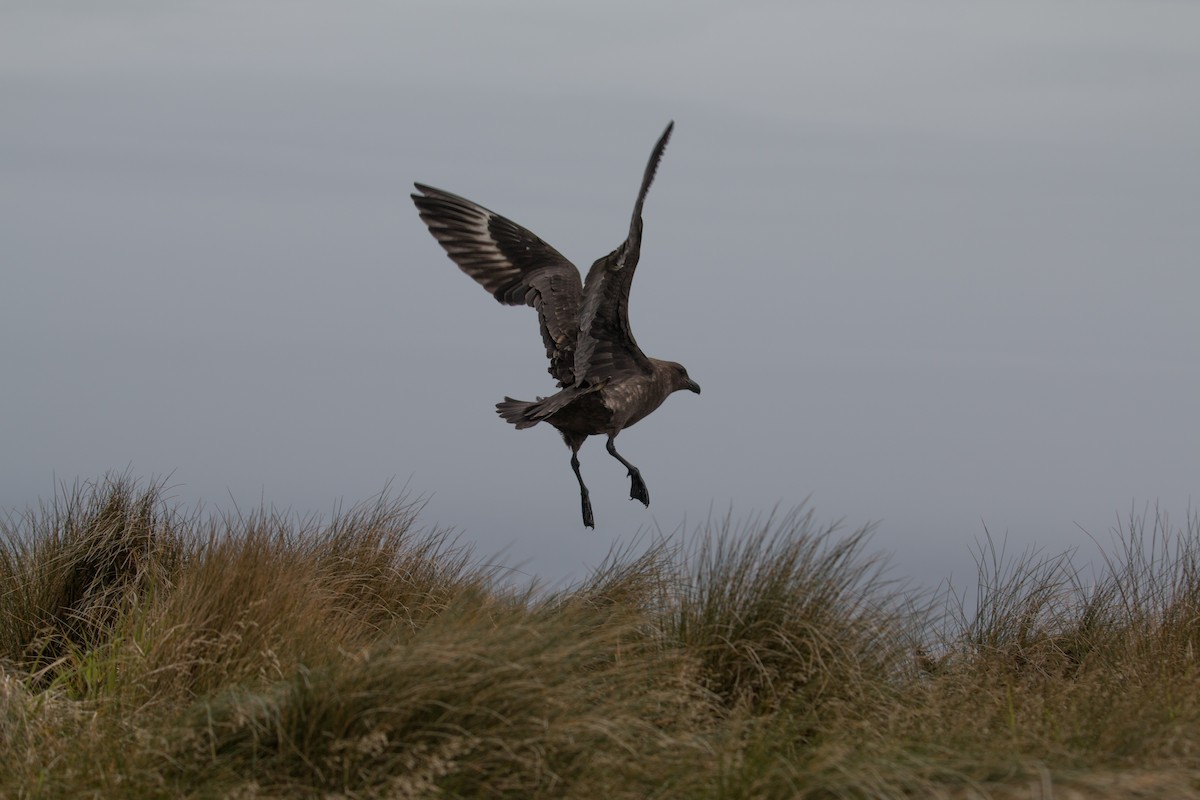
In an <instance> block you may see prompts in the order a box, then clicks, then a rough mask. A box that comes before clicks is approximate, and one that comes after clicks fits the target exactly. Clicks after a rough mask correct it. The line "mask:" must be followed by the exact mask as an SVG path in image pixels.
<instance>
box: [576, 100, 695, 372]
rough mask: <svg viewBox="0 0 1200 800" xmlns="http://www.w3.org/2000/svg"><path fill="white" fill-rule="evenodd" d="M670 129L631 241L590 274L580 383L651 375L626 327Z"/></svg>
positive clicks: (657, 150) (653, 160) (642, 193)
mask: <svg viewBox="0 0 1200 800" xmlns="http://www.w3.org/2000/svg"><path fill="white" fill-rule="evenodd" d="M674 127H675V123H674V122H672V123H670V124H669V125H667V129H666V130H665V131H663V134H662V136H661V137H659V140H658V143H657V144H656V145H655V146H654V152H653V153H651V154H650V161H649V163H647V164H646V171H645V173H644V174H643V176H642V186H641V189H640V190H639V191H638V196H637V202H636V203H635V204H634V206H633V218H632V220H631V221H630V224H629V236H628V237H627V238H626V239H625V241H624V242H622V243H621V246H620V247H618V248H617V249H616V250H614V251H612V252H611V253H609V254H608V255H607V256H605V257H604V258H601V259H600V260H598V261H597V262H596V263H595V264H593V265H592V268H591V269H590V270H588V275H587V281H586V282H585V283H584V288H583V304H582V306H581V308H580V314H579V338H578V343H577V345H576V349H575V375H576V378H577V380H579V381H581V382H582V381H585V380H586V381H588V382H592V383H595V382H597V381H600V380H603V379H605V378H615V377H622V376H626V375H633V374H649V373H650V372H652V370H653V368H652V365H651V363H650V359H648V358H647V357H646V354H645V353H643V352H642V351H641V348H639V347H638V345H637V340H635V339H634V338H633V331H631V330H630V328H629V288H630V286H631V285H632V284H633V273H634V271H635V270H636V269H637V264H638V258H639V256H640V255H641V249H642V204H643V202H644V201H645V199H646V192H647V191H648V190H649V188H650V184H651V182H653V180H654V173H655V171H656V170H657V168H658V162H659V160H661V159H662V155H663V151H664V150H665V149H666V147H667V141H668V140H669V139H670V138H671V131H672V129H673V128H674Z"/></svg>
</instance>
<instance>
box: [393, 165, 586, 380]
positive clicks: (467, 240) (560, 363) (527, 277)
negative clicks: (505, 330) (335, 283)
mask: <svg viewBox="0 0 1200 800" xmlns="http://www.w3.org/2000/svg"><path fill="white" fill-rule="evenodd" d="M416 187H417V190H418V191H419V192H420V194H413V195H412V199H413V202H414V203H415V204H416V206H417V210H418V211H419V212H420V214H421V219H422V220H424V221H425V224H426V225H427V226H429V232H430V233H432V234H433V236H434V238H435V239H437V240H438V243H439V244H441V246H442V247H443V248H444V249H445V250H446V253H447V254H448V255H449V256H450V258H451V259H452V260H453V261H454V263H455V264H457V265H458V266H459V268H460V269H461V270H462V271H463V272H465V273H466V274H467V275H469V276H471V278H473V279H474V280H475V282H476V283H478V284H479V285H480V286H482V287H483V288H484V289H486V290H487V291H488V292H490V293H491V294H492V296H493V297H495V298H496V299H497V300H498V301H500V302H501V303H504V304H506V305H512V306H518V305H528V306H532V307H533V308H534V309H536V310H537V312H538V320H539V322H540V323H541V329H542V340H543V341H544V342H545V345H546V356H547V357H548V358H549V359H550V374H551V375H553V376H554V377H555V378H557V379H558V381H559V383H560V384H562V385H563V386H569V385H570V384H572V383H574V381H575V373H574V370H573V367H574V351H575V346H576V340H577V338H578V333H579V307H580V304H581V302H582V298H583V284H582V283H581V281H580V278H579V270H578V269H576V268H575V265H574V264H572V263H571V262H570V261H568V260H567V259H566V258H565V257H564V256H563V255H562V254H561V253H559V252H558V251H557V250H555V249H554V248H553V247H551V246H550V245H548V244H546V243H545V242H543V241H542V240H541V239H540V238H538V237H537V236H536V235H535V234H533V233H532V232H530V231H528V230H526V229H525V228H522V227H521V226H520V225H518V224H516V223H515V222H513V221H512V220H510V219H507V218H505V217H502V216H500V215H499V214H497V213H495V212H494V211H489V210H488V209H486V208H484V207H483V206H481V205H479V204H477V203H473V202H471V201H470V200H467V199H466V198H463V197H459V196H458V195H455V194H451V193H450V192H444V191H442V190H441V189H435V188H433V187H432V186H425V185H423V184H420V183H418V184H416Z"/></svg>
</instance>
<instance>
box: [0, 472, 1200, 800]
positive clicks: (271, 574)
mask: <svg viewBox="0 0 1200 800" xmlns="http://www.w3.org/2000/svg"><path fill="white" fill-rule="evenodd" d="M419 511H420V504H419V503H413V502H410V501H408V500H406V499H405V498H403V497H401V498H398V499H388V498H386V497H383V498H380V499H379V500H378V501H376V502H374V503H371V504H367V505H364V506H361V507H358V508H355V509H352V510H350V511H348V512H345V513H341V514H338V515H336V516H335V518H333V519H329V520H320V519H303V520H297V519H292V518H289V517H288V516H286V515H281V514H276V513H270V512H265V511H264V512H256V513H253V514H249V515H245V516H240V517H205V516H202V515H200V514H197V513H183V512H180V511H178V510H176V509H173V508H171V507H170V506H169V505H168V504H167V503H165V502H164V500H163V499H162V495H161V492H160V487H158V486H149V487H139V486H137V485H136V484H135V483H134V482H132V481H130V480H128V479H111V480H106V481H102V482H100V483H98V484H96V485H93V486H86V487H79V488H77V489H75V490H73V491H69V492H64V493H63V494H61V495H60V496H59V497H57V498H56V499H55V500H54V501H53V502H52V503H50V504H48V505H46V506H44V507H42V508H39V509H37V510H34V511H31V512H29V513H27V514H25V515H23V516H20V517H15V518H12V519H10V520H9V521H8V523H7V524H6V525H5V526H4V529H3V531H2V536H0V796H3V797H13V798H25V797H64V798H65V797H70V798H75V797H132V798H141V797H162V798H167V797H241V798H251V797H281V798H282V797H323V798H352V797H354V798H372V797H379V798H383V797H387V798H409V797H412V798H423V797H521V798H525V797H530V798H539V797H544V798H551V797H553V798H594V797H605V798H625V797H628V798H642V797H661V798H706V797H711V798H739V797H745V798H751V797H944V798H983V797H995V798H1018V797H1029V798H1048V797H1059V798H1091V797H1111V798H1117V797H1172V798H1174V797H1200V766H1198V762H1197V755H1198V750H1200V669H1197V661H1196V652H1197V646H1198V645H1200V519H1198V518H1196V517H1195V516H1191V517H1189V518H1188V519H1187V520H1186V521H1185V524H1184V525H1183V526H1182V527H1172V525H1171V524H1170V523H1169V521H1168V520H1167V519H1165V518H1164V517H1154V518H1146V517H1136V516H1135V517H1131V518H1130V520H1129V521H1128V523H1127V524H1125V525H1124V526H1123V527H1122V529H1121V530H1120V531H1118V536H1117V538H1116V542H1117V545H1118V546H1117V547H1116V548H1115V552H1114V554H1113V555H1112V557H1111V560H1110V561H1109V562H1108V563H1107V564H1106V565H1105V569H1104V570H1103V571H1102V572H1101V574H1099V575H1098V576H1097V577H1095V578H1093V579H1089V580H1084V579H1083V577H1082V576H1081V575H1079V574H1078V573H1077V572H1076V571H1075V570H1074V567H1073V566H1072V564H1071V561H1070V559H1069V558H1067V557H1050V558H1045V557H1040V556H1036V555H1028V554H1026V555H1023V556H1020V557H1018V558H1015V559H1014V558H1008V557H1006V556H1005V555H1004V554H1003V553H998V552H996V551H995V550H993V549H992V548H991V546H990V543H985V546H984V548H983V549H982V551H981V553H980V558H979V563H980V589H979V594H978V597H977V602H976V603H975V604H974V607H973V609H972V610H971V611H970V612H969V613H968V612H966V611H964V610H963V608H962V607H961V606H956V605H953V604H947V603H946V602H945V601H944V600H943V601H939V602H933V601H931V600H930V599H928V598H924V599H923V598H921V597H920V596H918V595H914V594H913V593H911V592H908V591H906V590H905V589H904V588H903V587H902V586H900V585H897V584H895V583H892V582H890V581H889V580H887V577H886V575H885V573H884V569H883V567H884V564H883V562H882V561H880V560H879V559H877V558H875V557H872V556H871V555H870V554H869V553H867V552H866V547H867V545H868V543H869V532H868V531H867V530H865V529H864V530H859V531H855V532H850V533H848V534H841V533H839V532H838V531H837V530H836V526H821V525H818V524H817V523H816V522H815V520H814V518H813V516H812V514H811V513H806V512H803V511H794V512H791V513H786V514H780V515H772V516H768V517H765V518H755V519H751V520H749V521H746V522H743V523H740V524H739V523H735V522H734V521H733V520H732V519H725V520H717V521H715V522H712V523H711V524H710V525H708V526H707V527H706V528H705V529H703V530H701V531H698V532H697V535H696V536H695V537H694V538H693V539H692V540H691V543H690V544H688V545H687V546H681V545H679V544H678V543H673V542H659V543H658V544H656V545H655V546H653V547H651V548H649V549H648V550H647V551H645V552H644V553H638V554H634V551H632V550H630V551H624V552H621V551H618V552H614V553H613V554H612V555H611V556H610V557H609V559H608V560H607V561H606V562H605V563H604V564H602V565H601V566H600V567H598V568H597V569H596V571H595V572H594V573H593V574H592V575H590V576H589V577H588V578H587V579H586V580H584V581H582V582H581V583H579V584H578V585H576V586H573V587H570V588H568V589H565V590H561V591H555V592H545V591H539V590H536V589H532V588H530V589H527V590H518V589H514V588H512V587H511V586H509V585H505V584H503V583H502V582H500V581H498V580H497V579H496V573H495V572H494V571H492V570H489V569H486V568H483V567H481V566H480V565H479V564H478V563H477V562H476V561H475V560H474V558H473V556H472V555H471V553H470V552H469V551H467V550H466V549H464V548H463V547H461V546H460V545H459V544H458V543H457V542H456V541H455V540H454V538H453V537H451V536H449V535H448V534H446V533H445V532H443V531H438V530H432V531H422V530H420V529H419V527H418V526H417V519H416V518H417V514H418V512H419Z"/></svg>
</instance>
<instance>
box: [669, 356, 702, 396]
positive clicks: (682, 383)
mask: <svg viewBox="0 0 1200 800" xmlns="http://www.w3.org/2000/svg"><path fill="white" fill-rule="evenodd" d="M667 366H668V367H669V368H670V373H669V374H670V376H671V391H673V392H677V391H679V390H680V389H687V390H688V391H689V392H695V393H696V394H700V384H698V383H696V382H695V381H694V380H692V379H691V378H689V377H688V373H687V369H685V368H684V366H683V364H677V363H675V362H674V361H668V362H667Z"/></svg>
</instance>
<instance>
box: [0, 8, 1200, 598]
mask: <svg viewBox="0 0 1200 800" xmlns="http://www.w3.org/2000/svg"><path fill="white" fill-rule="evenodd" d="M1197 98H1200V5H1197V4H1195V3H1186V2H1155V1H1153V0H1150V1H1139V2H1132V1H1131V2H1106V1H1105V0H1089V2H1045V0H1037V1H1036V2H996V3H990V4H985V3H960V2H949V1H947V2H933V1H930V0H917V1H916V2H908V3H856V2H810V3H777V2H766V3H754V2H748V3H738V4H732V3H686V4H683V3H680V4H654V3H645V2H642V0H639V1H638V2H624V1H623V0H622V1H621V2H611V1H610V2H605V3H596V4H591V5H588V6H583V5H581V4H575V3H570V4H568V3H557V2H548V1H547V2H515V3H505V4H492V3H482V2H441V1H439V2H409V3H385V2H339V3H318V2H297V1H296V0H288V1H287V2H265V1H264V2H253V3H245V2H171V3H162V2H133V1H132V0H130V1H128V2H107V3H102V4H101V3H86V2H74V3H72V2H46V1H45V0H36V1H33V0H31V1H30V2H12V1H11V0H10V1H9V2H6V3H5V4H4V6H3V9H2V10H0V123H2V124H0V176H2V177H0V248H2V249H0V258H2V263H3V282H2V290H0V367H2V372H0V375H2V378H0V380H2V386H3V388H2V394H0V401H2V405H3V420H4V421H3V428H2V438H3V441H2V445H0V506H3V507H4V508H9V509H11V508H23V507H25V506H27V505H29V504H31V503H34V502H36V501H37V500H38V499H39V498H44V497H48V496H49V495H50V494H51V493H52V492H53V488H54V483H53V482H54V480H55V479H57V480H59V481H67V482H71V481H73V480H75V479H76V478H80V479H92V478H96V477H99V476H100V475H102V474H103V473H104V472H105V471H107V470H117V471H124V470H125V469H126V468H129V470H130V471H131V472H132V474H134V475H137V476H141V477H145V478H150V477H154V476H163V475H167V474H170V475H171V476H172V477H171V484H172V485H173V486H174V487H175V488H174V490H173V493H174V496H175V497H177V498H178V499H180V500H182V501H185V502H194V501H197V500H203V501H204V502H205V503H206V505H208V506H209V507H214V508H229V507H230V506H231V505H232V504H233V503H234V502H235V501H236V502H237V503H238V504H240V505H243V506H254V505H257V504H258V503H259V502H260V500H263V499H265V501H266V502H267V503H271V504H274V505H275V506H277V507H284V508H291V509H293V510H295V511H297V512H300V513H305V512H309V511H328V510H329V509H331V508H332V507H333V506H334V504H335V503H336V502H337V501H338V500H339V499H340V500H343V501H345V503H346V504H352V503H354V502H356V501H360V500H364V499H367V498H368V497H370V496H371V495H372V494H373V493H375V492H377V491H379V490H380V489H381V488H382V487H383V486H384V485H385V483H387V482H388V481H389V480H391V481H394V482H395V483H396V484H405V483H407V484H408V486H409V488H410V490H411V491H413V492H414V493H419V494H424V495H427V496H429V497H430V501H429V504H428V506H427V508H426V510H425V512H424V520H425V522H426V523H428V524H430V525H433V524H438V525H443V526H452V527H455V528H457V529H459V530H461V531H462V534H463V537H464V539H465V540H466V541H470V542H475V543H477V547H478V549H479V551H480V552H481V553H492V552H495V551H498V550H502V549H504V550H506V555H505V560H506V561H507V562H508V563H510V564H514V565H515V564H524V565H525V569H526V570H527V571H529V572H531V573H538V574H540V575H542V576H544V577H546V578H548V579H550V580H558V579H561V578H564V577H567V576H570V575H573V574H579V573H580V571H582V570H583V569H585V568H586V567H587V566H589V565H592V564H595V563H596V562H597V561H598V560H599V558H600V557H601V556H602V555H603V554H604V552H606V551H607V549H608V547H609V546H610V545H611V544H612V543H614V542H621V541H626V540H628V539H630V538H631V537H633V535H634V534H635V533H636V532H637V531H638V530H639V528H643V529H644V528H653V527H654V526H658V527H659V528H661V529H662V530H664V531H668V532H669V531H672V530H674V529H676V528H678V527H679V526H681V525H684V526H685V528H686V529H688V530H691V529H693V528H694V527H695V526H696V525H697V524H698V523H700V522H702V521H703V520H704V518H705V517H706V516H707V515H708V513H709V510H710V508H712V509H715V511H716V512H717V513H719V514H724V512H725V511H726V510H728V509H729V508H730V507H732V509H733V513H734V516H735V517H744V516H749V515H751V514H753V513H755V512H759V511H769V510H770V509H771V507H773V506H775V505H776V504H781V505H783V506H785V507H786V506H790V505H793V504H796V503H798V502H800V501H802V500H803V499H804V498H805V497H808V496H811V502H812V505H813V507H814V508H815V509H816V511H817V514H818V516H819V517H821V518H822V519H832V518H845V520H846V524H847V525H848V526H856V525H859V524H863V523H866V522H869V521H875V520H878V521H879V522H880V525H879V528H878V532H877V534H876V536H875V539H874V543H875V546H876V547H877V548H878V549H881V550H886V551H891V552H894V553H895V554H896V555H895V565H896V573H897V575H911V576H913V577H914V578H915V579H916V580H917V581H919V582H920V583H924V584H935V583H937V581H938V580H940V579H941V578H943V577H945V576H946V575H947V574H949V573H951V572H953V573H954V575H955V578H956V580H958V579H962V578H966V577H968V573H969V572H970V565H971V557H970V546H971V544H972V543H973V542H974V541H975V540H976V539H977V538H978V537H979V536H980V535H981V533H982V530H983V525H984V524H986V525H987V526H988V528H989V529H990V530H991V531H993V532H994V533H997V534H1003V533H1004V532H1006V531H1007V532H1008V534H1009V536H1010V540H1011V541H1012V543H1013V545H1016V546H1020V545H1024V544H1027V543H1037V544H1040V545H1043V546H1045V547H1046V548H1048V549H1050V550H1058V549H1062V548H1066V547H1074V546H1078V547H1081V548H1084V549H1087V548H1089V547H1090V546H1091V545H1090V542H1089V539H1088V536H1087V535H1086V534H1085V533H1084V532H1083V530H1087V531H1090V532H1091V533H1093V534H1094V535H1097V536H1099V537H1100V538H1101V539H1106V538H1107V531H1108V528H1109V527H1110V526H1111V525H1112V524H1113V523H1114V521H1115V519H1116V516H1117V515H1118V514H1127V513H1128V511H1129V509H1130V508H1131V506H1134V507H1137V508H1141V507H1142V506H1143V505H1145V504H1147V503H1148V504H1150V505H1151V506H1153V504H1154V503H1156V502H1157V503H1159V504H1160V506H1161V507H1162V508H1163V509H1164V510H1166V511H1168V512H1170V513H1172V514H1174V515H1176V516H1178V517H1181V518H1182V516H1183V515H1184V514H1185V513H1186V510H1187V509H1188V507H1189V504H1190V503H1194V502H1195V493H1196V491H1197V487H1200V426H1198V425H1197V409H1198V408H1200V374H1198V370H1200V269H1198V267H1200V263H1198V262H1200V256H1198V254H1200V102H1197ZM669 119H674V120H675V121H676V130H675V135H674V138H673V140H672V142H671V144H670V146H669V147H668V149H667V152H666V156H665V158H664V160H663V163H662V165H661V166H660V169H659V172H658V177H657V180H656V182H655V185H654V187H653V188H652V190H651V192H650V195H649V198H648V200H647V203H646V208H645V226H646V227H645V238H644V244H643V251H642V261H641V266H640V269H639V271H638V275H637V280H636V282H635V284H634V290H633V302H632V304H631V317H632V326H633V329H634V331H635V333H636V335H637V337H638V340H639V343H640V344H641V346H642V347H643V349H644V350H645V351H646V352H647V353H648V354H650V355H653V356H657V357H662V358H669V359H672V360H677V361H680V362H683V363H684V364H686V365H687V367H688V369H689V371H690V373H691V374H692V376H693V377H694V378H695V379H696V380H697V381H699V382H700V384H701V385H702V386H703V387H704V393H703V394H702V395H701V396H699V397H697V396H695V395H691V394H687V393H682V394H677V395H675V396H673V397H672V398H670V399H669V400H668V401H667V403H666V404H665V405H664V406H663V408H662V409H660V410H659V411H658V412H657V413H656V414H654V415H653V416H651V417H649V418H648V419H647V420H645V421H643V422H641V423H640V424H638V425H637V426H636V427H635V428H633V429H631V430H629V431H627V432H625V433H624V434H623V435H622V436H621V439H620V444H621V451H622V453H623V454H624V455H625V456H626V457H627V458H628V459H630V460H631V461H632V462H633V463H635V464H637V465H638V466H639V467H641V469H642V472H643V475H644V476H645V478H646V481H647V484H648V486H649V488H650V492H651V496H652V498H653V500H652V504H651V507H650V508H649V509H648V510H647V509H644V508H642V506H641V505H640V504H637V503H634V502H632V501H630V500H629V499H628V481H627V479H626V477H625V474H624V470H623V469H622V468H621V467H620V465H619V464H617V463H616V462H615V461H614V460H613V459H611V458H610V457H609V456H608V455H607V454H606V453H605V452H604V448H603V440H602V439H593V440H591V441H590V442H589V444H588V445H587V446H585V448H584V449H583V451H582V452H581V460H582V462H583V470H584V475H585V478H586V479H587V481H588V483H589V486H590V487H591V490H592V500H593V504H594V506H595V511H596V520H597V529H596V530H595V531H594V532H588V531H585V530H584V529H583V528H582V526H581V525H580V520H579V503H578V492H577V489H576V484H575V479H574V477H573V475H572V474H571V471H570V467H569V464H568V461H569V451H568V450H567V449H566V448H565V447H563V445H562V443H561V441H560V440H559V438H558V436H557V434H556V432H555V431H554V430H553V429H550V428H549V427H545V426H542V427H539V428H536V429H533V430H528V431H520V432H518V431H516V430H515V429H513V428H512V427H511V426H509V425H506V424H504V423H503V422H502V421H501V420H500V419H499V418H498V417H497V416H496V415H495V414H494V412H493V404H494V403H495V402H496V401H498V400H499V399H501V398H502V397H503V396H504V395H506V394H507V395H511V396H514V397H520V398H532V397H534V396H535V395H539V394H541V395H544V394H548V393H550V392H551V391H552V390H553V388H554V387H553V384H552V382H551V379H550V378H549V376H548V375H547V374H546V372H545V365H544V363H543V355H542V353H543V350H542V345H541V342H540V338H539V335H538V330H537V320H536V316H535V315H534V314H533V312H532V311H530V310H529V309H521V308H506V307H502V306H500V305H498V304H496V303H495V302H494V301H493V300H492V299H491V298H489V297H488V296H487V294H486V293H484V292H482V291H481V290H480V289H479V288H478V287H477V286H476V285H475V284H473V283H472V282H471V281H470V280H469V279H467V278H466V277H465V276H463V275H462V274H461V273H460V272H459V271H458V270H457V269H456V268H455V267H454V265H453V264H452V263H451V262H450V261H449V260H448V259H447V258H446V257H445V255H444V253H443V252H442V250H441V249H440V248H439V247H438V246H437V244H436V243H435V242H434V240H433V239H432V237H430V236H429V234H428V232H427V231H426V230H425V228H424V226H423V225H422V224H421V222H420V220H419V219H418V217H417V215H416V213H415V210H414V208H413V206H412V203H411V202H410V200H409V198H408V193H409V192H410V191H411V184H412V182H413V181H414V180H419V181H421V182H425V183H429V184H432V185H434V186H438V187H441V188H444V189H447V190H450V191H452V192H456V193H459V194H462V195H465V196H467V197H469V198H471V199H473V200H475V201H477V202H479V203H482V204H483V205H486V206H488V207H490V208H492V209H494V210H496V211H498V212H499V213H501V214H504V215H506V216H508V217H510V218H512V219H513V220H515V221H516V222H518V223H520V224H522V225H525V226H526V227H528V228H530V229H532V230H533V231H534V232H536V233H537V234H539V235H540V236H541V237H542V238H544V239H546V240H547V241H548V242H549V243H551V244H552V245H554V246H555V247H556V248H557V249H559V250H560V251H561V252H563V253H564V254H565V255H566V256H567V257H568V258H571V259H572V260H573V261H575V263H576V264H578V265H580V266H581V267H582V268H584V269H586V268H587V266H588V265H590V264H591V262H592V261H593V260H594V259H595V258H597V257H599V256H601V255H603V254H605V253H607V252H608V251H609V250H610V249H612V248H613V247H614V246H615V245H616V244H617V243H618V242H619V241H621V239H622V238H623V237H624V234H625V231H626V230H627V226H628V216H629V212H630V209H631V207H632V203H633V200H634V196H635V194H636V191H637V185H638V181H639V180H640V175H641V171H642V169H643V167H644V165H645V161H646V158H647V157H648V155H649V153H650V149H651V147H652V146H653V144H654V141H655V138H656V137H657V136H658V135H659V133H660V132H661V131H662V128H663V127H664V126H665V124H666V122H667V121H668V120H669ZM1081 529H1083V530H1081Z"/></svg>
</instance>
